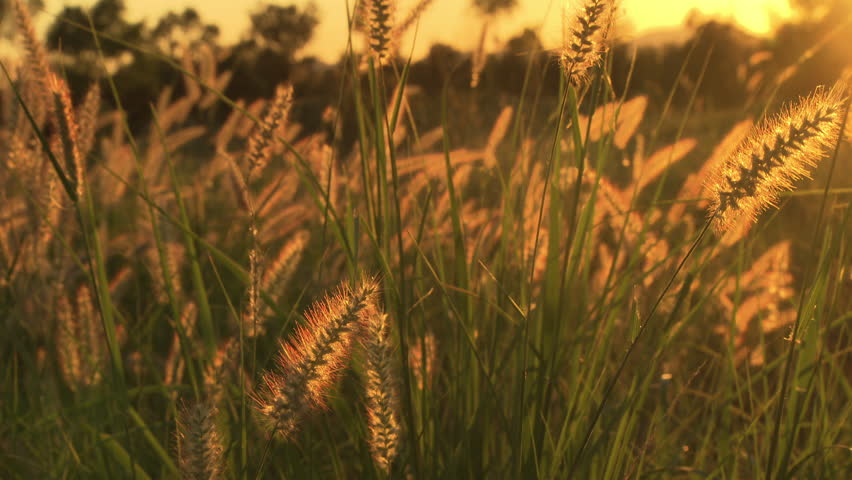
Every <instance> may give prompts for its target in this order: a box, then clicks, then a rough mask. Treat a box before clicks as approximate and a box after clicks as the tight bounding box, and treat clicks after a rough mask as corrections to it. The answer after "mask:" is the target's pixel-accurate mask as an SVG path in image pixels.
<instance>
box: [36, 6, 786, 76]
mask: <svg viewBox="0 0 852 480" xmlns="http://www.w3.org/2000/svg"><path fill="white" fill-rule="evenodd" d="M125 1H126V5H127V8H128V14H129V17H130V18H131V19H134V20H135V19H139V18H148V19H149V23H153V22H154V21H156V18H157V17H158V16H159V15H161V14H162V13H164V12H166V11H168V10H169V9H171V10H182V9H183V8H184V7H190V6H191V7H195V8H196V9H197V10H198V11H199V12H200V13H201V16H202V18H204V19H205V20H206V21H208V22H211V23H216V24H218V25H219V26H220V28H221V29H222V33H223V36H224V38H225V40H234V39H236V38H238V36H239V35H240V32H242V31H244V30H245V29H246V28H247V27H248V15H247V12H248V11H250V10H252V9H254V8H256V7H257V6H259V5H261V4H262V2H260V1H256V0H248V1H246V0H206V1H203V0H125ZM347 1H348V2H349V4H350V9H351V5H352V4H353V3H354V0H314V1H313V3H314V4H315V5H316V7H317V9H318V13H319V17H320V21H321V23H320V25H319V26H318V27H317V30H316V31H315V33H314V38H313V40H312V42H311V44H310V45H309V46H308V47H307V48H306V50H305V52H304V53H307V54H313V55H317V56H319V57H320V58H322V59H323V60H326V61H329V62H333V61H335V60H336V59H337V58H338V56H339V55H340V52H341V51H342V49H343V47H344V46H345V44H346V4H347ZM578 1H580V0H571V1H569V3H576V2H578ZM398 2H399V11H401V12H403V14H404V12H407V11H408V9H409V8H410V6H411V5H413V4H414V3H416V0H398ZM93 3H95V0H77V1H73V0H72V1H69V2H64V1H61V0H46V4H47V7H46V8H47V11H48V12H49V13H52V14H56V13H58V12H59V11H60V10H61V8H62V6H63V5H65V4H80V5H91V4H93ZM269 3H277V4H279V5H290V4H296V5H299V6H304V5H306V4H307V3H309V2H308V1H307V0H283V1H278V2H274V1H273V2H269ZM471 3H472V2H471V1H469V0H434V1H433V2H432V6H431V7H430V8H429V10H427V12H426V13H425V14H424V15H423V16H422V18H421V20H420V29H419V32H418V34H417V40H416V44H415V49H414V55H415V57H419V56H422V55H423V54H424V53H425V52H426V51H428V47H429V45H431V44H432V43H435V42H443V43H449V44H452V45H454V46H455V47H457V48H460V49H472V48H473V46H474V45H475V44H476V42H477V40H478V38H479V31H480V29H481V27H482V19H481V18H480V17H479V16H478V15H477V13H476V10H474V8H473V7H472V6H471ZM564 3H565V2H564V1H562V0H518V6H517V7H516V8H515V10H513V11H512V12H511V13H510V14H502V15H500V16H498V17H497V19H496V21H495V22H494V23H493V24H492V25H491V27H490V28H489V32H490V35H489V43H490V44H493V45H499V44H501V43H502V42H504V41H505V40H507V39H509V38H510V37H511V36H512V35H514V34H515V33H517V32H519V31H520V30H521V29H523V28H524V27H531V28H535V29H540V35H541V37H542V38H543V39H544V43H545V47H547V48H556V47H558V46H559V42H560V39H561V29H562V27H561V24H562V20H561V19H562V13H561V11H562V5H563V4H564ZM620 5H621V7H620V13H619V15H618V17H619V21H620V24H621V28H620V31H621V32H622V37H625V36H627V37H631V36H633V34H634V33H638V34H641V33H643V32H647V31H649V30H654V29H660V28H673V27H676V26H678V25H681V24H682V23H683V20H684V19H685V18H686V16H687V14H688V13H689V12H690V10H692V9H697V10H698V11H700V12H701V14H702V15H706V16H713V17H716V18H722V19H726V20H733V21H735V22H737V23H739V24H740V25H742V26H744V27H745V28H746V29H748V30H751V31H753V32H755V33H767V32H769V31H771V29H772V26H773V25H774V24H776V23H777V22H778V21H781V20H783V19H785V18H788V17H789V16H790V15H791V12H790V8H789V6H788V0H621V2H620ZM46 17H49V15H43V16H42V18H40V20H41V22H49V21H50V19H49V18H46ZM628 32H633V33H628ZM412 39H413V35H411V34H409V35H408V36H407V37H406V39H405V42H404V43H403V45H404V48H406V49H408V48H410V47H411V41H412Z"/></svg>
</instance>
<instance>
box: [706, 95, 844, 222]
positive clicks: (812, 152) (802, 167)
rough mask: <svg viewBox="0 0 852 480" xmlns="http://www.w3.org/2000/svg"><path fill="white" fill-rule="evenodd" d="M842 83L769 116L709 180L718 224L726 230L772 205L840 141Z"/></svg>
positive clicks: (750, 220)
mask: <svg viewBox="0 0 852 480" xmlns="http://www.w3.org/2000/svg"><path fill="white" fill-rule="evenodd" d="M844 101H845V100H844V98H843V90H842V88H840V87H839V86H835V87H834V88H831V89H825V88H819V89H817V90H816V91H815V92H814V93H813V94H812V95H811V96H809V97H807V98H804V99H801V100H799V101H798V102H797V103H796V104H794V105H792V106H790V107H787V108H786V109H785V110H784V111H783V112H782V113H780V114H779V115H777V116H775V117H774V118H771V119H769V120H767V121H765V122H764V123H763V124H762V125H760V126H759V127H757V128H756V129H755V130H754V131H753V132H752V134H751V135H750V136H749V137H748V138H746V140H744V141H743V143H741V144H740V146H739V147H738V148H737V150H736V151H735V152H734V153H733V154H732V155H731V156H729V157H728V158H727V160H726V161H724V162H722V163H721V164H720V165H719V166H718V167H717V168H716V169H715V170H714V171H713V172H711V174H710V177H709V179H708V180H707V189H708V191H709V192H710V194H711V198H712V202H711V203H712V208H711V210H710V212H711V213H710V215H713V218H714V224H713V226H714V228H715V230H716V231H717V232H719V233H724V232H725V231H727V230H729V229H730V228H731V227H733V226H734V225H736V224H737V222H738V221H739V220H743V219H745V220H746V221H748V222H752V221H754V220H755V219H756V218H757V216H758V215H759V214H760V213H761V212H763V211H764V210H766V209H768V208H769V207H771V206H774V205H775V203H776V201H777V198H778V193H779V192H782V191H787V190H793V184H794V182H795V181H796V180H799V179H801V178H804V177H809V170H810V169H811V168H812V167H814V166H816V163H817V161H818V160H819V159H820V158H821V157H822V156H823V155H824V154H825V152H826V151H827V150H828V149H829V148H830V147H831V146H832V145H833V144H834V143H835V142H836V141H837V136H838V134H839V130H840V122H841V116H842V105H843V102H844Z"/></svg>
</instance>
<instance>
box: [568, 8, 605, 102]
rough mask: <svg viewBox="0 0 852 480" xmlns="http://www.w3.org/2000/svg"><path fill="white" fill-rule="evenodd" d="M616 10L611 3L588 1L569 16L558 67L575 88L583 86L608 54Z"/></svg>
mask: <svg viewBox="0 0 852 480" xmlns="http://www.w3.org/2000/svg"><path fill="white" fill-rule="evenodd" d="M614 8H615V6H614V4H613V1H612V0H586V2H585V4H584V5H583V7H582V8H580V9H579V11H578V12H575V13H573V14H571V15H568V14H566V16H565V18H564V24H563V34H562V35H563V37H564V38H563V42H564V44H563V46H562V49H561V51H560V52H559V65H560V66H561V67H562V73H563V74H564V75H565V76H566V77H567V78H568V81H569V82H571V83H572V84H574V85H578V86H579V85H581V84H582V83H583V82H584V81H585V80H586V78H587V77H588V75H589V72H590V71H591V69H592V68H593V67H594V66H595V65H597V63H598V61H599V60H600V58H601V55H603V53H604V51H605V50H606V39H607V36H608V34H609V28H610V25H611V23H612V17H613V13H614ZM566 10H567V8H566Z"/></svg>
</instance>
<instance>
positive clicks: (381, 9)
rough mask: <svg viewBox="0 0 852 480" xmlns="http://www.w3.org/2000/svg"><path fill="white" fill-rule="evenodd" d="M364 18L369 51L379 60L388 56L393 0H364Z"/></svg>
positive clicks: (391, 35)
mask: <svg viewBox="0 0 852 480" xmlns="http://www.w3.org/2000/svg"><path fill="white" fill-rule="evenodd" d="M363 5H364V6H363V8H364V14H363V15H364V19H365V23H366V24H367V39H368V41H369V43H370V52H371V53H372V54H373V55H374V56H375V57H376V58H377V59H378V60H379V61H380V62H381V61H384V60H387V59H388V57H390V50H391V43H392V41H393V14H394V0H364V3H363Z"/></svg>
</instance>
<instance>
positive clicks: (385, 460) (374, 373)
mask: <svg viewBox="0 0 852 480" xmlns="http://www.w3.org/2000/svg"><path fill="white" fill-rule="evenodd" d="M361 318H362V320H361V321H362V323H363V329H364V339H363V341H362V343H363V345H364V352H365V355H366V360H367V362H366V363H367V364H366V369H365V376H366V379H365V387H366V395H367V415H368V420H369V429H370V447H371V450H372V452H373V459H374V460H375V462H376V464H377V465H378V466H379V468H381V469H382V470H383V471H384V472H386V473H387V472H389V470H390V467H391V463H392V462H393V459H394V457H396V454H397V452H398V451H399V439H400V424H399V413H398V411H399V407H398V405H399V393H398V385H399V381H398V376H397V374H396V370H395V369H394V368H393V346H392V340H391V334H390V323H389V322H388V316H387V315H386V314H384V313H382V312H380V311H379V310H378V309H377V308H367V309H365V310H363V312H362V316H361Z"/></svg>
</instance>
